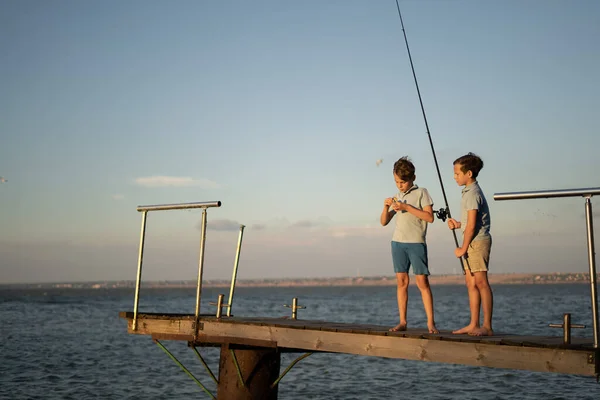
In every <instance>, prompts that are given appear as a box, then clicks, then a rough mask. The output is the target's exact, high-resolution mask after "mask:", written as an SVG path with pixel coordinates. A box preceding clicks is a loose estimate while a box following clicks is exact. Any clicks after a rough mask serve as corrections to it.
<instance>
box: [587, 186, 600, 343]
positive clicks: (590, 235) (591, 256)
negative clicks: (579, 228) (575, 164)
mask: <svg viewBox="0 0 600 400" xmlns="http://www.w3.org/2000/svg"><path fill="white" fill-rule="evenodd" d="M590 197H591V196H587V197H586V198H585V220H586V226H587V247H588V262H589V264H590V292H591V296H592V319H593V324H592V325H593V327H594V348H596V349H598V336H599V335H600V332H599V328H598V292H597V286H596V252H595V249H594V218H593V214H592V201H591V199H590Z"/></svg>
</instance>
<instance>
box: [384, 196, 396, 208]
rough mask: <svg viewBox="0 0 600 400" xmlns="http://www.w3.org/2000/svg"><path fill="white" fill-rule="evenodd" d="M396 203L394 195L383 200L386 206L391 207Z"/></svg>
mask: <svg viewBox="0 0 600 400" xmlns="http://www.w3.org/2000/svg"><path fill="white" fill-rule="evenodd" d="M393 203H394V199H393V198H392V197H388V198H387V199H385V200H384V201H383V206H384V207H389V206H391V205H392V204H393Z"/></svg>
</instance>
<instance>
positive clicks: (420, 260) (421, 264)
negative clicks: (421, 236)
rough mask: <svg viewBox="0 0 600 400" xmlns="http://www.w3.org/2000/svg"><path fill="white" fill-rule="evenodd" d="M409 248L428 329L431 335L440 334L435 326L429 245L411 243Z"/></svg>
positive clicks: (409, 255)
mask: <svg viewBox="0 0 600 400" xmlns="http://www.w3.org/2000/svg"><path fill="white" fill-rule="evenodd" d="M407 246H408V247H407V252H408V257H409V259H410V264H411V265H412V267H413V268H414V271H415V275H416V277H417V287H418V288H419V290H420V291H421V298H422V299H423V307H424V308H425V314H426V315H427V328H428V329H429V333H439V331H438V329H437V328H436V326H435V318H434V315H433V295H432V294H431V287H430V286H429V278H428V276H429V267H428V260H427V245H426V244H425V243H410V244H408V245H407Z"/></svg>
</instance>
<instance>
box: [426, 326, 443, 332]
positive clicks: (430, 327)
mask: <svg viewBox="0 0 600 400" xmlns="http://www.w3.org/2000/svg"><path fill="white" fill-rule="evenodd" d="M427 329H429V333H440V331H438V328H436V327H435V325H427Z"/></svg>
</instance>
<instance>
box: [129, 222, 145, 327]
mask: <svg viewBox="0 0 600 400" xmlns="http://www.w3.org/2000/svg"><path fill="white" fill-rule="evenodd" d="M146 214H148V211H144V212H143V213H142V231H141V233H140V248H139V250H138V269H137V275H136V278H135V296H134V299H133V324H132V330H133V331H135V330H136V329H137V314H138V305H139V302H140V285H141V280H142V261H143V259H144V239H145V237H146Z"/></svg>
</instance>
